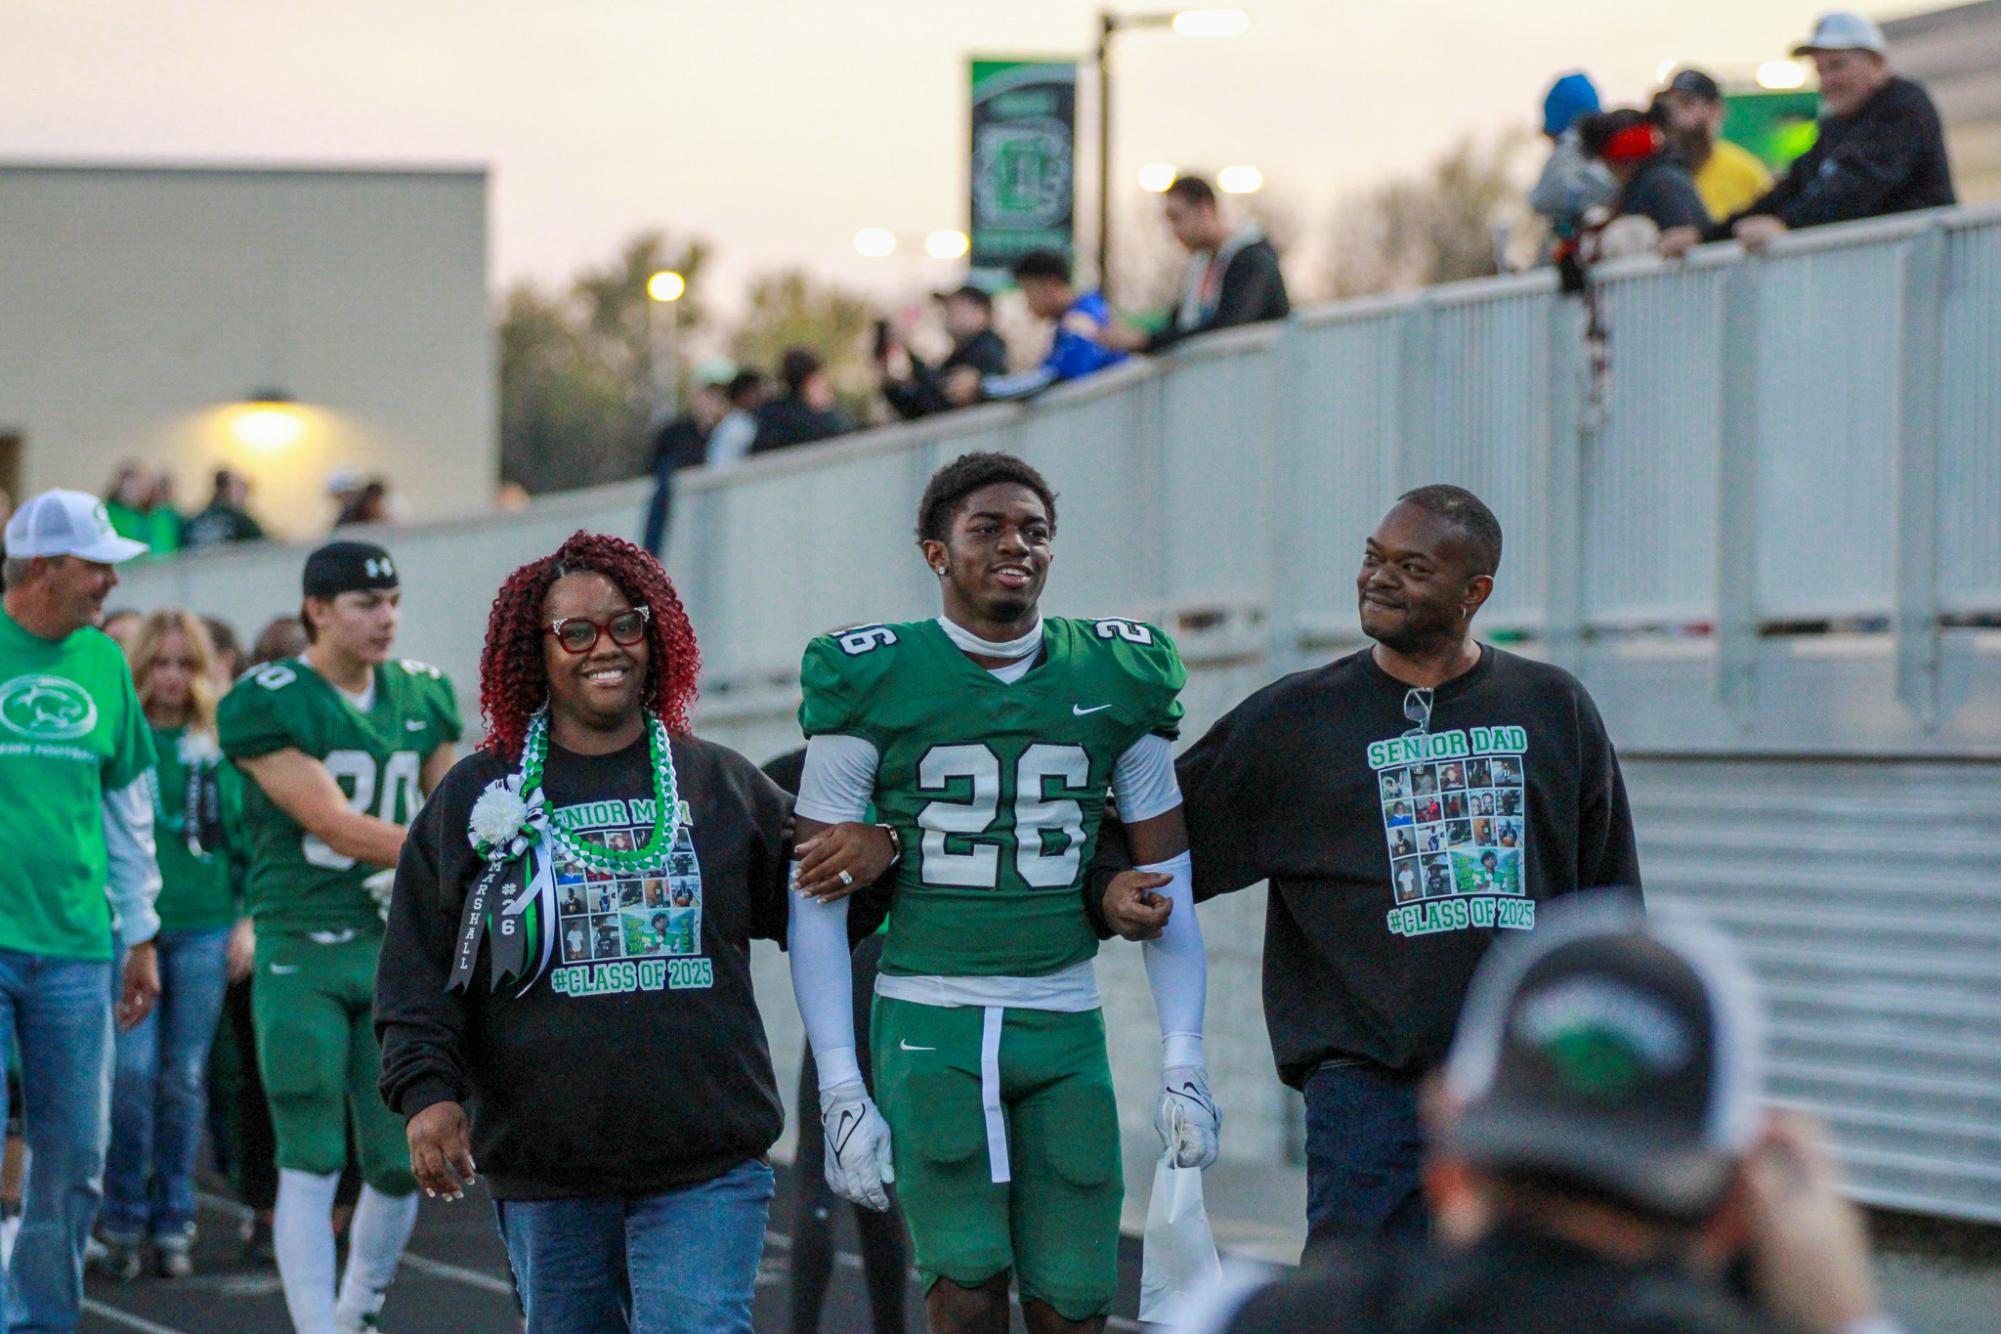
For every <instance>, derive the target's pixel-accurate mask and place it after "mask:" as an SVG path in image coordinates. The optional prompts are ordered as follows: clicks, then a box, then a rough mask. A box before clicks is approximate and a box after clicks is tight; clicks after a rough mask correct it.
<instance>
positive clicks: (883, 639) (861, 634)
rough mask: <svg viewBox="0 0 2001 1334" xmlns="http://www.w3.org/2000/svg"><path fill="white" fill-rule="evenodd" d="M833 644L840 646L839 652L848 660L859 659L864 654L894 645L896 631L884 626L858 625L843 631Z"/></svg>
mask: <svg viewBox="0 0 2001 1334" xmlns="http://www.w3.org/2000/svg"><path fill="white" fill-rule="evenodd" d="M835 642H837V643H838V644H840V646H841V652H843V653H845V654H847V655H848V656H849V657H850V658H859V657H860V656H861V655H862V654H864V653H872V652H874V651H875V650H876V649H879V648H883V647H886V646H887V645H890V644H894V643H895V642H896V631H894V630H892V629H890V628H889V627H888V626H886V625H858V626H856V627H855V628H854V629H852V630H846V631H843V632H842V633H841V635H840V636H839V638H838V639H837V640H836V641H835Z"/></svg>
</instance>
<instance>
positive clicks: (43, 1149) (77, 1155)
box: [0, 950, 112, 1334]
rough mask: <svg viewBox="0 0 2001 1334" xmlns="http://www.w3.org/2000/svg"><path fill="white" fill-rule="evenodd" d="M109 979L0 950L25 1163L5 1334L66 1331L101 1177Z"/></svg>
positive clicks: (1, 1026) (78, 966)
mask: <svg viewBox="0 0 2001 1334" xmlns="http://www.w3.org/2000/svg"><path fill="white" fill-rule="evenodd" d="M111 978H112V968H111V964H110V963H109V962H106V961H102V960H89V959H52V958H48V957H46V956H44V955H39V954H22V953H18V952H17V951H14V950H0V1049H4V1047H5V1045H6V1044H7V1043H10V1042H18V1043H19V1044H20V1051H21V1094H22V1104H23V1112H24V1118H23V1119H24V1120H25V1122H26V1127H25V1129H26V1135H27V1142H28V1155H29V1159H28V1179H27V1184H26V1189H25V1191H24V1192H23V1197H24V1198H23V1209H22V1216H21V1234H20V1236H19V1238H18V1239H17V1240H16V1241H15V1243H14V1259H13V1263H12V1264H11V1265H10V1266H9V1267H8V1271H7V1281H6V1284H5V1287H4V1290H0V1326H4V1327H5V1328H6V1329H7V1330H8V1331H10V1334H19V1332H21V1331H28V1330H35V1331H42V1330H73V1329H75V1328H76V1324H77V1319H78V1313H79V1305H80V1303H81V1302H82V1300H83V1246H84V1242H85V1240H86V1239H88V1237H89V1236H90V1222H91V1219H92V1218H93V1217H95V1216H96V1214H97V1199H98V1191H99V1188H100V1186H101V1184H102V1180H103V1176H104V1139H105V1134H106V1124H105V1123H106V1120H107V1117H108V1115H109V1110H110V1103H111V985H112V984H111ZM5 1080H6V1075H5V1073H4V1069H0V1084H4V1082H5ZM0 1092H4V1090H0Z"/></svg>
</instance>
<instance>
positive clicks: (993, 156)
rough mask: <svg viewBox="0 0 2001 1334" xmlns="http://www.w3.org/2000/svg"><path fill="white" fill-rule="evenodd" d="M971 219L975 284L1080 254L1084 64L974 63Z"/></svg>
mask: <svg viewBox="0 0 2001 1334" xmlns="http://www.w3.org/2000/svg"><path fill="white" fill-rule="evenodd" d="M969 64H970V66H971V75H972V94H973V102H972V116H971V124H972V141H971V151H972V169H971V171H970V172H969V173H968V180H969V181H970V182H971V186H972V190H971V195H972V199H971V210H970V221H969V224H968V226H967V228H966V235H967V237H968V239H969V240H970V241H971V243H972V252H971V256H970V259H969V261H968V262H969V264H970V266H971V269H972V278H973V280H974V281H976V282H980V283H983V284H984V285H987V286H999V285H1001V284H1004V283H1005V282H1007V281H1008V278H1009V272H1010V270H1011V269H1012V267H1013V265H1014V262H1015V260H1017V259H1019V258H1021V256H1023V255H1025V254H1027V253H1028V252H1029V251H1031V250H1054V251H1057V252H1059V253H1061V254H1063V255H1066V256H1068V255H1073V254H1074V240H1073V231H1074V221H1075V214H1076V180H1077V66H1076V65H1075V64H1073V63H1071V62H1068V61H1049V60H992V59H982V58H977V57H976V58H974V59H973V60H971V61H970V62H969Z"/></svg>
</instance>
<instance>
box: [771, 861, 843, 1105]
mask: <svg viewBox="0 0 2001 1334" xmlns="http://www.w3.org/2000/svg"><path fill="white" fill-rule="evenodd" d="M792 875H793V878H794V879H797V878H798V875H799V863H798V862H794V863H792ZM786 899H787V902H788V906H787V909H786V923H787V925H786V931H785V934H786V942H787V947H788V952H789V953H790V955H791V956H792V998H793V1000H795V1001H797V1002H798V1004H799V1017H800V1018H801V1019H802V1020H804V1021H805V1024H806V1041H807V1042H809V1043H811V1044H812V1047H813V1062H814V1064H816V1065H817V1066H819V1068H820V1087H821V1088H823V1089H830V1088H833V1087H834V1086H835V1085H837V1084H846V1083H849V1082H852V1081H858V1080H860V1079H861V1077H862V1071H861V1065H860V1064H859V1063H858V1062H857V1061H856V1060H855V983H854V961H853V960H852V959H850V958H849V957H848V901H847V900H846V899H836V900H835V901H834V902H832V903H822V902H820V901H819V900H818V899H809V898H807V897H806V896H805V895H803V894H787V895H786Z"/></svg>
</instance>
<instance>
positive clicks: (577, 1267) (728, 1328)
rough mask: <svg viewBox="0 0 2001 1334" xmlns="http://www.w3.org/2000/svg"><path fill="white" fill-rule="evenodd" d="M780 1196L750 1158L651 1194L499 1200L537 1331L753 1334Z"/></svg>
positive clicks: (531, 1332) (518, 1283)
mask: <svg viewBox="0 0 2001 1334" xmlns="http://www.w3.org/2000/svg"><path fill="white" fill-rule="evenodd" d="M771 1191H772V1178H771V1168H770V1167H769V1166H767V1165H766V1164H764V1163H763V1162H760V1161H758V1160H756V1159H752V1160H751V1161H749V1162H746V1163H742V1164H740V1165H738V1166H736V1167H734V1168H731V1169H730V1170H729V1171H727V1172H725V1173H723V1174H722V1175H721V1176H719V1177H716V1178H715V1179H714V1180H711V1181H704V1182H702V1183H701V1184H699V1185H695V1186H688V1187H686V1188H684V1189H682V1190H670V1191H668V1192H666V1193H665V1194H663V1195H649V1196H647V1197H645V1198H643V1199H633V1200H628V1199H623V1198H621V1197H619V1196H616V1195H598V1196H591V1197H589V1198H586V1199H572V1200H501V1201H498V1202H496V1203H495V1205H494V1212H495V1213H496V1214H497V1215H498V1217H499V1220H500V1239H501V1240H502V1241H504V1242H505V1243H507V1259H508V1262H509V1263H510V1264H511V1265H513V1267H514V1285H515V1288H516V1290H517V1291H519V1293H520V1294H521V1302H522V1305H524V1306H525V1307H527V1309H528V1331H527V1334H607V1331H612V1330H631V1331H633V1334H750V1299H751V1293H752V1290H753V1289H754V1288H755V1287H756V1286H757V1265H758V1260H759V1259H760V1258H761V1257H762V1256H763V1254H764V1225H765V1221H766V1217H767V1215H769V1213H770V1211H771Z"/></svg>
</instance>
